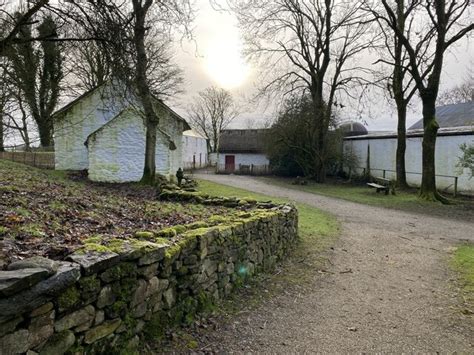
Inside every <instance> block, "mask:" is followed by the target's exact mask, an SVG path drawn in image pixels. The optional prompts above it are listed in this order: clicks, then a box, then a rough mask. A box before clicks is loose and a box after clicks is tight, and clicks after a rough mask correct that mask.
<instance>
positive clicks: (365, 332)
mask: <svg viewBox="0 0 474 355" xmlns="http://www.w3.org/2000/svg"><path fill="white" fill-rule="evenodd" d="M196 177H198V178H200V179H206V180H210V181H214V182H218V183H221V184H225V185H230V186H234V187H239V188H243V189H247V190H250V191H254V192H259V193H262V194H266V195H270V196H276V197H284V198H288V199H290V200H294V201H298V202H303V203H306V204H308V205H311V206H314V207H317V208H319V209H322V210H325V211H328V212H330V213H332V214H334V215H335V216H336V217H337V218H338V219H339V220H340V221H341V223H342V232H341V238H340V239H339V241H338V242H337V244H336V245H335V247H334V250H332V251H331V252H330V253H329V254H328V255H329V263H328V265H330V267H329V268H328V269H327V271H328V272H326V273H317V272H315V275H314V279H312V282H311V284H310V287H308V288H307V290H305V292H304V294H298V295H296V296H298V297H295V295H294V294H291V292H286V293H285V294H280V295H276V296H275V297H273V298H271V300H270V301H269V302H267V303H266V304H263V305H261V306H259V307H258V308H257V309H256V310H254V311H253V312H251V313H250V314H249V313H245V314H241V315H238V316H236V317H235V318H234V319H232V320H230V321H229V322H227V323H226V324H224V325H222V326H221V327H220V329H219V330H218V331H215V332H211V333H210V334H207V335H206V342H208V345H207V346H206V350H208V351H216V352H222V351H224V352H238V353H240V352H259V353H261V352H265V353H313V352H322V353H335V352H338V353H341V352H345V353H347V352H350V353H354V352H357V353H360V352H369V353H374V352H394V353H400V352H416V353H419V352H424V353H426V352H430V353H434V352H442V353H446V352H449V353H452V352H464V353H474V322H473V319H472V316H471V317H469V316H465V315H462V314H461V312H460V311H459V308H458V305H459V299H458V296H457V292H456V289H455V286H454V282H453V280H454V278H455V275H454V274H453V273H452V272H451V271H450V270H449V269H448V267H447V261H448V258H449V251H450V248H452V246H453V245H455V244H456V243H457V242H459V241H461V240H467V239H468V240H471V241H474V223H469V222H461V221H455V220H451V219H442V218H439V217H430V216H426V215H417V214H415V213H407V212H400V211H395V210H389V209H384V208H378V207H372V206H367V205H361V204H356V203H352V202H348V201H344V200H339V199H334V198H329V197H324V196H320V195H314V194H311V193H306V192H303V191H298V190H293V189H287V188H283V187H280V186H273V185H269V184H267V183H265V182H264V181H262V180H259V179H258V178H252V177H243V176H226V175H205V174H202V175H199V174H198V175H196Z"/></svg>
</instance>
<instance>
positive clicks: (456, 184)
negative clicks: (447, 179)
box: [454, 176, 458, 197]
mask: <svg viewBox="0 0 474 355" xmlns="http://www.w3.org/2000/svg"><path fill="white" fill-rule="evenodd" d="M457 195H458V177H457V176H455V177H454V197H456V196H457Z"/></svg>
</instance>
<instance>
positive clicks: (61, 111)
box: [52, 83, 191, 130]
mask: <svg viewBox="0 0 474 355" xmlns="http://www.w3.org/2000/svg"><path fill="white" fill-rule="evenodd" d="M106 84H107V83H104V84H101V85H98V86H96V87H95V88H93V89H90V90H89V91H86V92H85V93H83V94H82V95H80V96H79V97H77V98H76V99H74V100H72V101H71V102H69V103H68V104H67V105H65V106H63V107H62V108H60V109H59V110H57V111H56V112H54V113H53V115H52V116H53V117H58V116H60V115H63V114H65V113H67V112H68V111H69V110H71V109H72V108H73V107H74V106H75V105H77V104H78V103H79V102H80V101H82V100H84V99H86V98H87V97H89V96H91V95H92V94H93V93H94V92H96V91H97V90H98V89H99V88H102V87H104V86H105V85H106ZM152 97H153V99H154V100H155V102H156V103H158V104H159V105H160V106H161V107H162V108H164V109H165V110H166V111H168V112H169V113H170V114H171V116H173V117H174V118H176V119H177V120H180V121H182V122H183V124H184V130H188V129H191V127H190V126H189V124H188V122H187V121H186V120H185V119H184V118H183V117H181V116H180V115H179V114H177V113H176V112H175V111H173V110H172V109H171V108H170V107H169V106H167V105H166V104H165V103H164V102H163V100H161V99H159V98H157V97H156V96H154V95H153V96H152Z"/></svg>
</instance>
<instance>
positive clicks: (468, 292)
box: [452, 243, 474, 314]
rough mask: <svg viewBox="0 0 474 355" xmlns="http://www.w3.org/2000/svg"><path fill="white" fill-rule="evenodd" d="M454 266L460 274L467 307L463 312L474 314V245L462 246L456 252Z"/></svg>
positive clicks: (462, 293) (453, 260)
mask: <svg viewBox="0 0 474 355" xmlns="http://www.w3.org/2000/svg"><path fill="white" fill-rule="evenodd" d="M452 265H453V267H454V269H455V270H456V271H457V272H458V273H459V283H460V286H461V295H462V297H463V299H464V304H465V305H466V309H465V310H464V311H463V312H465V313H468V314H474V243H466V244H462V245H460V246H459V247H458V248H457V249H456V251H455V252H454V255H453V258H452Z"/></svg>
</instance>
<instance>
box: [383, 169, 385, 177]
mask: <svg viewBox="0 0 474 355" xmlns="http://www.w3.org/2000/svg"><path fill="white" fill-rule="evenodd" d="M383 178H384V179H385V169H383Z"/></svg>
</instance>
